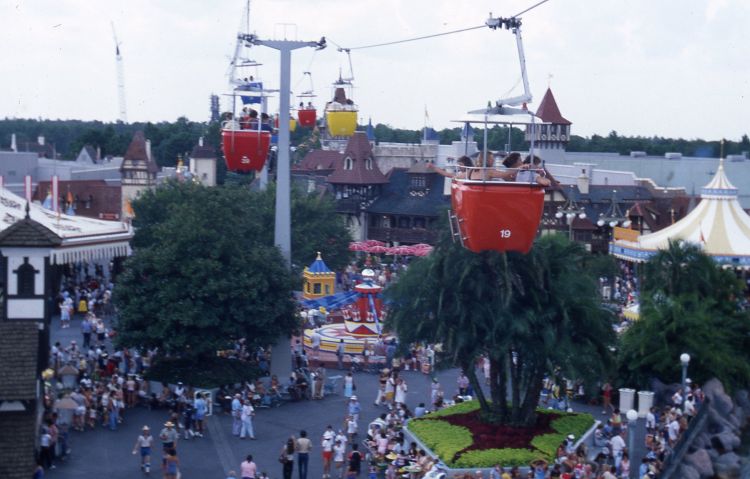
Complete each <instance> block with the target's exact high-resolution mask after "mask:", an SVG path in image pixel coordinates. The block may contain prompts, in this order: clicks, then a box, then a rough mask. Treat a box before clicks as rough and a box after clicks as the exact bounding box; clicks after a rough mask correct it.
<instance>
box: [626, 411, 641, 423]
mask: <svg viewBox="0 0 750 479" xmlns="http://www.w3.org/2000/svg"><path fill="white" fill-rule="evenodd" d="M625 416H626V417H627V418H628V421H630V422H635V421H637V420H638V412H637V411H636V410H635V409H631V410H630V411H628V412H627V413H626V414H625Z"/></svg>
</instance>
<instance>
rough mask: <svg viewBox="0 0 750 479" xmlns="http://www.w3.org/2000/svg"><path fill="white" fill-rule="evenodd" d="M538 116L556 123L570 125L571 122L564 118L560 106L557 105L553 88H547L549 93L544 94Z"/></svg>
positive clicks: (537, 111)
mask: <svg viewBox="0 0 750 479" xmlns="http://www.w3.org/2000/svg"><path fill="white" fill-rule="evenodd" d="M536 116H538V117H539V118H541V119H542V121H544V122H547V123H554V124H556V125H570V124H571V122H570V121H568V120H566V119H565V118H563V116H562V114H561V113H560V108H558V107H557V102H556V101H555V97H554V95H552V90H551V89H550V88H547V93H545V94H544V98H542V102H541V103H540V104H539V108H538V109H537V110H536Z"/></svg>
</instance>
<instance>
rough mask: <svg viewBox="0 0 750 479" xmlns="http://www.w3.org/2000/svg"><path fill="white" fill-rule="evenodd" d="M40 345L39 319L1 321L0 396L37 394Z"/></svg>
mask: <svg viewBox="0 0 750 479" xmlns="http://www.w3.org/2000/svg"><path fill="white" fill-rule="evenodd" d="M38 349H39V326H38V325H37V323H36V322H35V321H2V322H0V364H2V365H3V367H2V368H0V400H2V401H20V400H25V399H35V398H36V381H37V366H38V365H37V357H38ZM2 415H3V414H2V413H0V416H2ZM6 430H7V429H6ZM0 436H2V434H0ZM3 477H4V476H3Z"/></svg>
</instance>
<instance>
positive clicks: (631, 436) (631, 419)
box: [625, 409, 638, 479]
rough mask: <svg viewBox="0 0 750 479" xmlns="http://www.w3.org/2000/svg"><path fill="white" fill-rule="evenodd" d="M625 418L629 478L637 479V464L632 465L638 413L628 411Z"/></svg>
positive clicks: (632, 410)
mask: <svg viewBox="0 0 750 479" xmlns="http://www.w3.org/2000/svg"><path fill="white" fill-rule="evenodd" d="M625 417H627V418H628V461H630V478H631V479H637V478H638V464H634V463H633V452H634V451H635V426H636V423H637V421H638V411H636V410H635V409H630V410H629V411H628V412H627V413H626V414H625Z"/></svg>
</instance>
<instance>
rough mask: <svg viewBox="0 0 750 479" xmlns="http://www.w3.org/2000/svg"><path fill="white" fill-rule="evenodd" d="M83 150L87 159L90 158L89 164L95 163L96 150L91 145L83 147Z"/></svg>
mask: <svg viewBox="0 0 750 479" xmlns="http://www.w3.org/2000/svg"><path fill="white" fill-rule="evenodd" d="M83 149H84V150H85V151H86V154H87V155H89V158H91V162H92V163H96V159H97V158H96V148H94V147H93V146H91V145H84V147H83Z"/></svg>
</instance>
